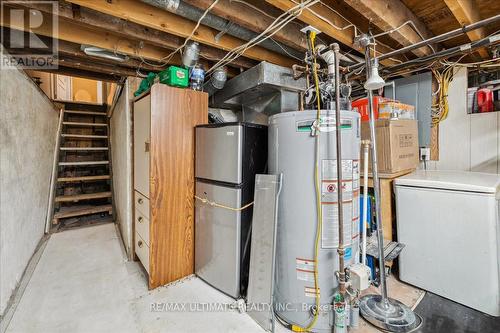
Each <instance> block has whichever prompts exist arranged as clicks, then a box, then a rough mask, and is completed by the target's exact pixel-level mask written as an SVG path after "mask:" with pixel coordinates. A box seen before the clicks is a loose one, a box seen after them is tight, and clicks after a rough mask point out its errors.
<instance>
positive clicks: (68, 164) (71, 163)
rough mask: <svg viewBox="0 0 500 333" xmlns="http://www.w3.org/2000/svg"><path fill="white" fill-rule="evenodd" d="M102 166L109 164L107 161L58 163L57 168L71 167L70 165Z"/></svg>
mask: <svg viewBox="0 0 500 333" xmlns="http://www.w3.org/2000/svg"><path fill="white" fill-rule="evenodd" d="M103 164H109V161H82V162H59V166H72V165H103Z"/></svg>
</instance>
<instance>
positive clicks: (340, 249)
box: [332, 43, 346, 295]
mask: <svg viewBox="0 0 500 333" xmlns="http://www.w3.org/2000/svg"><path fill="white" fill-rule="evenodd" d="M332 48H333V52H334V53H335V128H336V133H335V134H336V139H337V209H338V218H339V221H338V222H339V247H338V250H337V252H338V254H339V290H340V293H341V294H342V295H344V294H345V292H346V287H345V272H344V211H343V208H342V133H341V118H340V71H339V51H340V48H339V44H337V43H334V44H332Z"/></svg>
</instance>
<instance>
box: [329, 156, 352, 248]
mask: <svg viewBox="0 0 500 333" xmlns="http://www.w3.org/2000/svg"><path fill="white" fill-rule="evenodd" d="M357 162H358V161H353V160H342V182H341V183H342V203H343V205H342V207H343V208H342V210H343V221H344V222H343V226H344V245H350V244H351V239H352V234H353V230H352V228H353V223H352V222H353V221H352V220H353V199H354V197H353V194H354V188H353V185H357V186H359V181H358V182H357V184H354V182H353V180H354V179H355V178H357V179H359V176H357V173H358V174H359V170H354V168H356V169H357V168H358V163H357ZM356 176H357V177H356ZM321 184H322V185H321V210H322V214H323V228H322V232H321V247H322V248H323V249H329V248H337V247H338V246H339V216H338V204H337V202H338V192H339V191H338V183H337V161H336V160H323V161H322V165H321Z"/></svg>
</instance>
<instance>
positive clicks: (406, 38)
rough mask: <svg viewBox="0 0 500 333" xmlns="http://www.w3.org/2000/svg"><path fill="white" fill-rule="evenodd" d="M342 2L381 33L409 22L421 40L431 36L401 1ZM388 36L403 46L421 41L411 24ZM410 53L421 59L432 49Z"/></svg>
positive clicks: (421, 49) (424, 48) (364, 0)
mask: <svg viewBox="0 0 500 333" xmlns="http://www.w3.org/2000/svg"><path fill="white" fill-rule="evenodd" d="M344 2H346V3H347V4H348V5H349V6H351V8H353V9H354V10H355V11H357V12H358V13H359V14H360V15H362V16H364V17H365V18H367V19H368V20H370V22H371V23H372V24H373V25H375V26H376V27H377V28H379V29H380V30H382V31H389V30H393V29H396V28H398V27H400V26H401V25H403V24H404V23H405V22H407V21H411V22H413V24H414V25H415V27H416V28H417V30H418V31H419V33H421V34H422V37H423V38H425V39H427V38H430V37H432V36H433V34H432V33H431V32H430V31H429V29H427V27H426V26H425V24H424V23H422V22H421V21H420V19H419V18H418V17H417V16H416V15H415V14H414V13H413V12H412V11H411V10H410V9H409V8H408V7H406V6H405V4H404V3H402V2H401V0H384V1H380V0H344ZM388 36H390V37H391V38H393V39H394V40H396V41H397V42H398V43H399V44H401V45H403V46H408V45H412V44H415V43H417V42H420V41H422V37H420V35H419V34H418V33H417V32H416V31H415V30H414V29H413V27H412V26H411V24H406V25H405V26H404V27H402V28H400V29H399V30H396V31H394V32H393V33H390V34H388ZM412 52H413V53H414V54H415V55H417V56H419V57H423V56H425V55H428V54H431V52H432V49H431V48H429V47H427V46H426V47H421V48H419V49H416V50H413V51H412Z"/></svg>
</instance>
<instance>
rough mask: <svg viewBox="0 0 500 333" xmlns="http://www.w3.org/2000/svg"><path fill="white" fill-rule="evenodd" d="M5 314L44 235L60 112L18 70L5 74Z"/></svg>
mask: <svg viewBox="0 0 500 333" xmlns="http://www.w3.org/2000/svg"><path fill="white" fill-rule="evenodd" d="M0 71H1V74H0V87H1V89H0V118H1V119H0V156H1V158H0V314H3V313H4V311H5V307H6V305H7V302H8V300H9V298H10V297H11V295H12V291H13V290H14V289H15V288H16V286H17V284H18V282H19V280H20V278H21V277H22V274H23V272H24V270H25V268H26V266H27V264H28V262H29V260H30V258H31V256H32V255H33V253H34V251H35V249H36V246H37V245H38V243H39V242H40V239H41V238H42V236H43V233H44V227H45V218H46V214H47V205H48V199H49V198H48V196H49V186H50V177H51V173H52V162H53V156H54V155H53V154H54V146H55V142H56V135H57V125H58V112H57V111H56V110H54V108H53V105H52V103H51V102H50V101H49V100H48V98H47V97H46V96H45V94H43V92H42V91H41V90H40V89H39V88H38V87H37V86H36V85H35V84H34V83H33V82H32V81H31V79H30V78H29V77H28V76H27V75H26V74H25V73H24V72H22V71H19V70H18V69H17V68H15V67H11V68H9V69H7V68H6V67H5V66H3V67H2V69H1V70H0Z"/></svg>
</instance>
